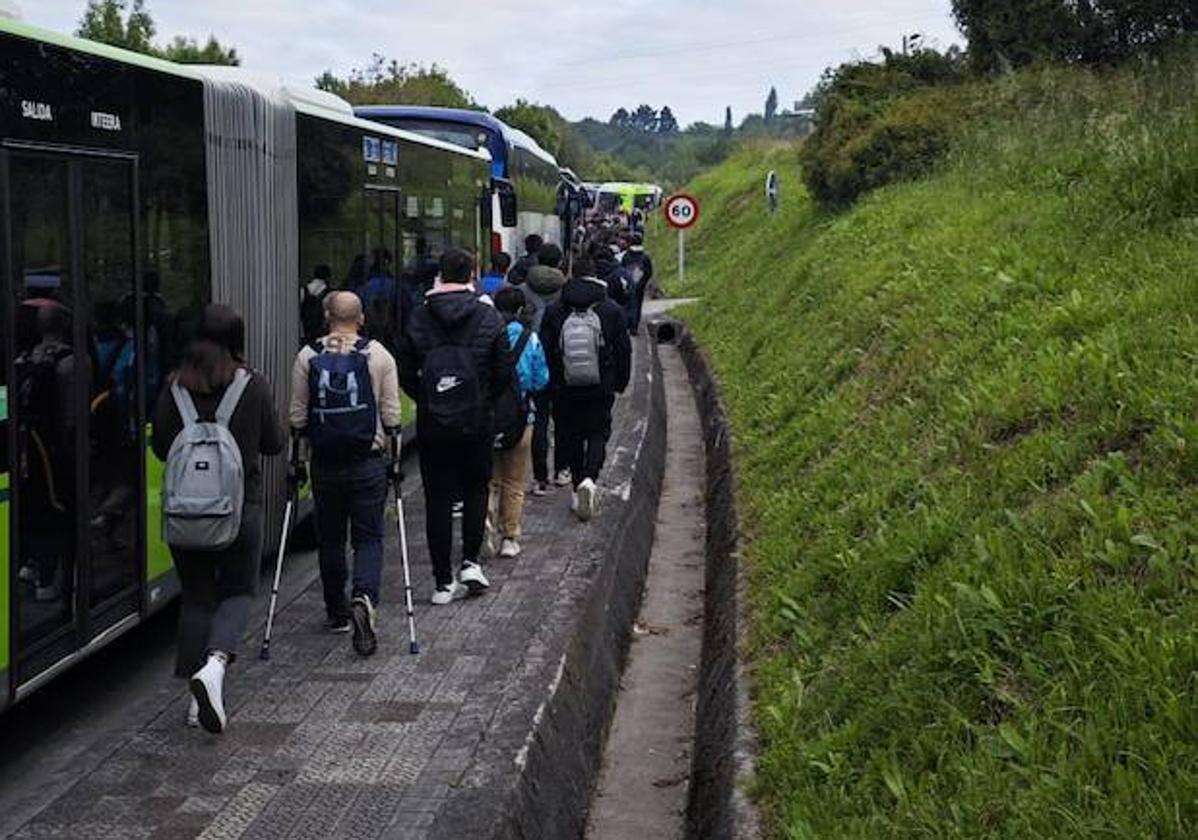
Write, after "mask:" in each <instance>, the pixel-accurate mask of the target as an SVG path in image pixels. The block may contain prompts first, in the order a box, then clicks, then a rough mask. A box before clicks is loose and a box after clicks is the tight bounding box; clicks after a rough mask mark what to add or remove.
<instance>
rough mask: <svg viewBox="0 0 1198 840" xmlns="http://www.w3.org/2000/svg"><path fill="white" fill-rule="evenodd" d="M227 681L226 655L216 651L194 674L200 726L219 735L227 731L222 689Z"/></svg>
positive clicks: (193, 684)
mask: <svg viewBox="0 0 1198 840" xmlns="http://www.w3.org/2000/svg"><path fill="white" fill-rule="evenodd" d="M224 683H225V655H224V654H223V653H221V652H220V651H216V652H214V653H211V654H209V655H208V661H207V662H205V663H204V667H203V668H201V669H200V670H198V671H196V672H195V673H194V674H192V677H191V683H190V684H189V687H190V688H191V696H192V697H194V698H195V702H196V707H197V708H196V715H197V717H198V718H199V721H200V726H202V727H204V729H206V730H207V731H208V732H211V733H212V734H214V735H219V734H220V733H221V732H224V731H225V723H226V722H227V720H228V719H227V718H226V717H225V703H224V699H223V698H222V690H223V688H224Z"/></svg>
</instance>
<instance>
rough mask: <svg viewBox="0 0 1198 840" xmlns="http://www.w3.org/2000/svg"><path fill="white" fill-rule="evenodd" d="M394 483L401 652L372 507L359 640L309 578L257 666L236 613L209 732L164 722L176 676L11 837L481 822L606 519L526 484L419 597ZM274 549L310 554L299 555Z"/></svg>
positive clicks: (563, 632) (642, 370)
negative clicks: (516, 533) (503, 527)
mask: <svg viewBox="0 0 1198 840" xmlns="http://www.w3.org/2000/svg"><path fill="white" fill-rule="evenodd" d="M643 351H644V348H643V346H638V355H637V361H636V372H635V375H634V386H633V388H632V389H630V391H632V392H633V395H632V397H631V398H627V397H626V398H625V399H622V400H619V401H618V402H617V410H616V416H615V422H614V428H613V434H612V440H611V444H610V448H609V456H608V457H609V466H610V468H609V469H608V470H607V472H606V476H605V479H604V482H603V483H604V484H605V485H607V487H608V489H607V490H606V492H604V494H603V497H602V507H601V510H600V517H602V518H604V519H612V518H618V517H620V515H621V513H622V510H623V508H624V507H625V506H626V505H627V504H628V502H627V499H628V497H629V494H630V493H631V491H632V469H633V467H634V466H635V463H634V462H635V459H636V457H637V455H638V454H639V451H640V442H641V440H642V439H643V435H644V431H645V428H646V421H645V417H644V413H645V411H646V407H647V398H645V396H644V392H645V391H647V390H648V385H647V382H648V381H649V379H650V377H651V374H650V373H649V370H650V368H649V364H648V357H647V355H646V354H645V353H644V352H643ZM412 471H414V467H411V468H409V472H412ZM404 486H405V508H406V513H407V525H408V539H409V546H410V551H411V554H410V556H411V558H412V574H413V586H414V590H415V597H416V599H417V606H416V611H417V615H416V620H417V632H418V634H419V638H420V642H421V653H420V654H419V655H418V656H412V655H409V653H408V643H407V625H406V621H405V618H404V615H403V609H402V602H403V577H402V572H401V569H400V564H399V551H398V546H397V545H396V539H395V535H394V519H393V516H389V518H388V526H389V528H388V530H389V532H390V537H389V542H388V545H387V554H386V557H387V566H386V567H385V572H384V591H383V598H384V604H383V609H382V611H381V614H380V628H379V629H380V648H379V652H378V653H377V654H376V655H375V656H373V657H370V658H366V659H363V658H360V657H358V656H356V655H355V654H354V653H353V651H352V650H351V648H350V643H349V637H348V635H339V636H335V635H330V634H327V633H325V632H323V631H322V628H321V623H322V621H323V618H324V608H323V603H322V600H321V595H320V586H319V582H314V583H313V584H312V585H310V586H308V587H307V588H306V589H305V590H304V591H303V592H302V594H300V595H299V596H298V597H297V598H295V599H294V600H293V601H291V602H290V603H288V604H286V605H285V606H283V607H282V609H281V611H280V613H279V614H278V616H277V618H276V625H275V637H274V641H273V643H272V660H271V661H270V662H269V663H263V662H260V661H258V659H257V656H256V652H257V647H258V644H259V642H260V632H261V628H260V627H254V628H253V633H252V635H251V638H250V639H248V640H247V642H246V645H245V647H244V651H243V655H242V657H241V658H240V659H239V660H238V662H237V663H236V664H235V665H234V667H233V668H232V669H231V672H230V678H229V681H228V683H227V688H226V693H227V697H226V704H227V709H228V711H229V726H228V729H227V731H226V733H225V734H224V735H222V736H219V737H214V736H210V735H208V734H206V733H204V732H202V731H199V730H192V729H187V728H186V727H184V725H183V719H184V716H185V710H186V706H187V702H188V696H187V694H186V693H185V690H184V688H183V686H182V683H179V686H180V688H179V691H178V693H177V695H175V696H174V699H173V700H172V701H171V702H170V703H169V705H167V706H165V707H164V708H161V709H160V710H159V711H158V713H157V714H156V715H155V716H154V717H153V718H152V719H150V720H147V721H146V722H145V725H144V726H143V727H142V728H141V729H140V731H138V732H137V733H136V734H135V735H134V736H133V737H132V738H131V739H129V740H128V741H127V742H126V743H124V744H122V745H121V746H120V747H119V748H117V749H116V750H115V751H114V752H112V753H111V754H110V755H109V756H107V757H106V758H105V759H104V760H103V761H102V762H101V763H100V764H99V765H98V767H97V768H96V769H95V771H94V772H92V773H90V774H88V775H87V776H86V777H84V778H82V779H81V780H80V781H78V782H77V783H76V784H74V785H73V786H72V787H71V788H69V789H68V790H67V791H66V792H65V793H63V794H62V795H60V796H58V797H57V798H56V799H53V800H52V801H49V802H47V803H46V806H45V808H44V809H42V810H41V811H40V813H38V814H37V816H36V817H34V818H33V819H32V820H31V821H29V822H28V823H26V824H25V825H24V826H22V827H21V828H20V829H19V830H18V831H17V833H16V834H15V835H13V836H14V837H16V838H40V837H53V838H88V840H98V839H99V838H152V840H168V839H169V840H190V838H204V840H209V838H211V839H212V840H216V839H217V838H260V839H261V840H266V838H279V839H280V840H282V838H372V837H387V838H417V837H430V836H437V837H462V838H467V837H474V836H485V835H486V834H487V833H489V830H484V829H483V828H481V827H480V826H481V825H485V824H486V819H485V818H484V819H482V820H480V818H479V815H478V813H477V808H478V807H479V803H487V802H488V801H489V798H491V797H495V798H502V797H505V796H511V795H512V790H513V785H512V778H513V777H514V776H515V775H517V774H518V773H519V772H520V771H521V770H522V769H523V766H524V760H525V758H526V756H527V754H528V747H529V744H531V743H532V740H533V738H534V737H535V729H536V725H537V723H538V722H539V718H540V715H539V713H538V710H539V709H541V708H543V704H544V701H545V699H546V697H547V696H548V694H549V693H551V692H553V691H555V690H556V689H557V687H558V683H559V682H560V679H561V673H562V663H563V662H564V661H565V660H564V656H565V650H566V638H567V637H568V636H569V635H570V633H571V631H572V630H573V629H574V624H573V622H572V618H573V616H572V614H571V609H573V606H574V605H576V604H577V603H578V601H579V598H580V597H581V595H580V593H582V592H584V591H585V589H586V586H587V583H588V581H589V580H590V579H591V578H592V577H593V575H594V564H595V563H597V562H601V558H602V556H603V552H602V548H603V546H602V545H600V544H598V543H601V542H602V541H603V540H604V539H606V534H607V529H604V528H599V527H596V523H591V524H587V525H583V524H579V523H577V522H576V521H575V520H574V518H573V516H572V515H571V514H570V513H569V511H568V507H567V506H568V495H569V494H568V490H566V489H558V490H555V491H554V492H552V493H551V494H550V495H549V496H547V497H544V498H535V497H532V496H531V495H530V496H529V497H528V502H527V505H526V509H525V523H524V524H525V536H524V539H523V541H522V544H523V545H524V549H525V550H524V553H523V554H522V555H521V556H520V557H519V558H517V559H515V560H503V559H499V558H495V559H492V560H491V561H490V562H489V564H488V565H487V567H486V568H487V574H488V576H489V578H490V580H491V589H490V591H489V592H488V593H487V594H486V595H485V596H483V597H480V598H473V599H467V600H464V601H459V602H457V603H455V604H453V605H450V606H447V607H432V606H430V605H429V604H428V599H429V596H430V594H431V592H432V576H431V572H430V569H429V565H428V559H427V552H426V550H425V541H424V511H423V500H422V498H421V494H420V492H419V478H418V476H415V475H409V477H408V478H407V480H406V481H405V485H404ZM391 507H392V510H393V509H394V505H393V504H392V505H391ZM291 562H308V563H314V562H315V560H314V558H313V557H312V556H311V555H307V556H304V557H302V558H298V559H297V558H292V559H291ZM168 679H169V676H168V675H165V674H164V675H163V680H168ZM468 811H470V812H471V813H472V816H471V813H467V812H468ZM496 813H499V812H498V811H496Z"/></svg>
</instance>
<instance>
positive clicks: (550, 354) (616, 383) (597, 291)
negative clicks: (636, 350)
mask: <svg viewBox="0 0 1198 840" xmlns="http://www.w3.org/2000/svg"><path fill="white" fill-rule="evenodd" d="M593 304H597V305H596V306H595V312H596V313H598V315H599V322H600V323H601V324H602V325H603V351H602V354H601V355H600V358H599V367H600V370H601V372H602V376H603V381H602V382H601V383H600V384H599V385H595V386H589V387H586V388H577V387H574V388H571V387H568V386H567V385H566V380H565V376H564V373H563V372H562V346H561V337H562V324H564V323H565V321H566V317H567V316H568V315H569V314H570V312H571V311H573V310H576V309H586V308H587V307H589V306H591V305H593ZM541 344H543V345H544V347H545V356H546V358H547V359H548V360H549V387H550V389H551V390H554V391H569V392H570V393H578V394H582V393H583V392H589V393H603V394H616V393H623V391H624V389H625V388H627V387H628V380H629V378H630V377H631V376H632V343H631V342H630V341H629V339H628V321H627V320H626V319H625V317H624V309H623V308H622V307H621V306H620V305H619V304H618V303H616V302H615V301H613V300H612V299H611V298H610V297H608V296H607V286H606V285H605V284H604V283H603V282H602V281H600V280H596V279H595V278H593V277H590V278H581V279H571V280H570V281H569V282H568V283H566V287H565V288H564V289H562V296H561V299H560V300H558V301H557V302H556V303H554V304H551V305H550V307H549V308H548V309H547V310H546V311H545V318H544V320H543V321H542V322H541Z"/></svg>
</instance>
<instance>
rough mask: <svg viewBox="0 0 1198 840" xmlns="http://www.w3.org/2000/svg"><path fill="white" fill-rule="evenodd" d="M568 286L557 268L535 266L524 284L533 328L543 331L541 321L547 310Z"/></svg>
mask: <svg viewBox="0 0 1198 840" xmlns="http://www.w3.org/2000/svg"><path fill="white" fill-rule="evenodd" d="M565 285H566V275H564V274H562V273H561V271H559V270H558V269H556V268H550V267H549V266H547V265H534V266H533V267H532V268H530V269H529V270H528V278H527V279H526V280H525V283H524V297H525V299H526V300H527V302H528V305H529V308H530V310H531V313H532V328H533V329H534V330H539V329H541V319H542V318H544V317H545V310H546V308H548V307H549V305H550V304H552V303H554V302H556V301H557V299H558V298H559V297H561V294H562V287H563V286H565Z"/></svg>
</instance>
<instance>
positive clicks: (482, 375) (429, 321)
mask: <svg viewBox="0 0 1198 840" xmlns="http://www.w3.org/2000/svg"><path fill="white" fill-rule="evenodd" d="M438 327H439V328H438ZM467 330H469V331H470V333H469V334H464V333H465V332H466V331H467ZM446 334H447V335H448V336H449V337H450V338H451V339H453V340H456V341H462V342H463V343H464V344H465V345H466V346H467V347H468V348H470V352H471V353H472V354H473V355H474V363H475V365H476V366H477V367H478V376H479V384H480V385H481V386H482V390H483V393H484V394H486V395H487V401H488V403H489V404H493V403H494V402H495V400H496V399H497V398H498V397H499V395H500V394H501V393H503V391H504V389H505V388H507V385H508V382H510V381H511V378H512V367H513V364H512V353H511V349H510V348H509V347H508V343H507V330H506V329H505V326H504V323H503V318H501V317H500V316H499V313H498V312H497V311H496V310H495V307H493V306H488V305H487V304H485V303H483V302H482V301H480V300H479V299H478V298H477V297H476V296H475V295H474V293H473V292H469V291H460V292H433V293H431V294H428V295H426V296H425V298H424V305H423V306H419V307H417V308H416V309H415V310H413V312H412V315H411V318H410V320H409V321H408V328H407V330H406V331H405V332H404V334H403V339H402V341H401V342H400V346H399V356H398V358H397V359H396V363H397V364H398V366H399V384H400V387H402V388H403V389H404V391H405V392H407V394H408V396H410V397H411V398H412V399H414V400H416V401H417V404H416V412H417V414H416V422H417V425H419V423H420V402H419V400H420V371H421V368H423V366H424V357H425V356H427V355H428V352H429V350H431V349H432V348H434V347H436V346H437V345H438V344H440V343H441V342H442V341H443V340H444V339H443V336H444V335H446Z"/></svg>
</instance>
